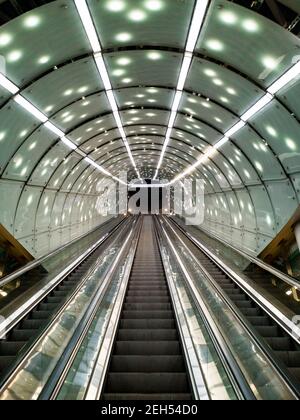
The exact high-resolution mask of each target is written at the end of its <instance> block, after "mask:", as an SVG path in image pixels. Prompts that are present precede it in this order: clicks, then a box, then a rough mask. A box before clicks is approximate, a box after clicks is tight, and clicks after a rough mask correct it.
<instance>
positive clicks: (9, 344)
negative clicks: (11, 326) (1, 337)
mask: <svg viewBox="0 0 300 420" xmlns="http://www.w3.org/2000/svg"><path fill="white" fill-rule="evenodd" d="M25 344H26V341H24V342H23V341H0V354H1V356H14V355H16V354H18V353H19V351H20V350H21V349H22V348H23V347H24V346H25Z"/></svg>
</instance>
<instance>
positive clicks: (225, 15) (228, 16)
mask: <svg viewBox="0 0 300 420" xmlns="http://www.w3.org/2000/svg"><path fill="white" fill-rule="evenodd" d="M220 19H221V21H222V22H224V23H226V24H228V25H233V24H234V23H236V22H237V16H236V14H235V13H233V12H231V11H229V10H224V11H222V12H221V13H220Z"/></svg>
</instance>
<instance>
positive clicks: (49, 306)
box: [39, 303, 58, 312]
mask: <svg viewBox="0 0 300 420" xmlns="http://www.w3.org/2000/svg"><path fill="white" fill-rule="evenodd" d="M57 307H58V304H57V303H40V304H39V310H40V311H51V312H52V311H55V309H57Z"/></svg>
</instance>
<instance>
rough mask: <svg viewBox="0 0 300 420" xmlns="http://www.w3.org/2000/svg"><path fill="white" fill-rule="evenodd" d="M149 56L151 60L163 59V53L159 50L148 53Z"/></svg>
mask: <svg viewBox="0 0 300 420" xmlns="http://www.w3.org/2000/svg"><path fill="white" fill-rule="evenodd" d="M147 57H148V58H149V59H150V60H160V59H161V54H160V53H158V52H150V53H148V54H147Z"/></svg>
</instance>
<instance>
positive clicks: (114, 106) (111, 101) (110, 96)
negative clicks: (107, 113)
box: [106, 90, 119, 112]
mask: <svg viewBox="0 0 300 420" xmlns="http://www.w3.org/2000/svg"><path fill="white" fill-rule="evenodd" d="M106 95H107V98H108V101H109V104H110V106H111V109H112V112H119V108H118V105H117V102H116V99H115V95H114V94H113V91H112V90H108V91H107V92H106Z"/></svg>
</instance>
